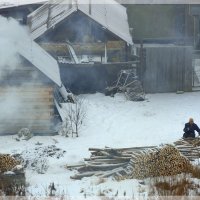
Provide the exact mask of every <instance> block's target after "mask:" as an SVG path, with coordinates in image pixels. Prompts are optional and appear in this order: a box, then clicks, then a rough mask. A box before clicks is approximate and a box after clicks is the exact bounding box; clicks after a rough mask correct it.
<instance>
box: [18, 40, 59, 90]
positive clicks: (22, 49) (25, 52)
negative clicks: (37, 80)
mask: <svg viewBox="0 0 200 200" xmlns="http://www.w3.org/2000/svg"><path fill="white" fill-rule="evenodd" d="M15 44H16V46H17V50H18V52H19V54H20V55H22V56H23V57H24V58H26V59H27V60H28V61H29V62H30V63H32V64H33V65H34V66H35V67H37V68H38V69H39V70H40V71H41V72H42V73H43V74H45V75H46V76H47V77H48V78H50V79H51V80H52V81H53V82H54V83H56V84H57V85H58V86H59V87H60V86H61V85H62V83H61V79H60V71H59V66H58V63H57V61H56V60H55V59H54V58H53V57H52V56H50V55H49V54H48V53H47V52H46V51H45V50H44V49H42V48H41V47H40V46H39V45H38V44H37V43H36V42H34V41H32V40H28V39H25V40H23V41H20V42H16V43H15Z"/></svg>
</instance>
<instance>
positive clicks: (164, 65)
mask: <svg viewBox="0 0 200 200" xmlns="http://www.w3.org/2000/svg"><path fill="white" fill-rule="evenodd" d="M143 51H144V53H143V55H144V57H143V62H142V63H143V65H142V66H141V68H142V69H141V70H142V81H143V85H144V88H145V91H146V92H147V93H156V92H176V91H180V90H181V91H192V48H191V47H182V46H174V47H169V46H168V47H164V46H162V47H145V48H144V49H143Z"/></svg>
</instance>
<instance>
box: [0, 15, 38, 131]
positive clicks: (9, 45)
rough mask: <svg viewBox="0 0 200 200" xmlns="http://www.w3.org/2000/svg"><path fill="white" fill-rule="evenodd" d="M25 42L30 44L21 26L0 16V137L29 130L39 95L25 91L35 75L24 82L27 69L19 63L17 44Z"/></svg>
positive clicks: (20, 59) (32, 84)
mask: <svg viewBox="0 0 200 200" xmlns="http://www.w3.org/2000/svg"><path fill="white" fill-rule="evenodd" d="M25 40H27V41H30V37H29V35H28V31H27V29H26V28H25V27H23V26H21V25H19V23H18V22H17V21H16V20H14V19H6V18H4V17H0V110H1V115H0V122H1V123H0V134H5V133H17V132H18V131H19V129H21V128H24V127H27V128H30V127H31V126H32V124H33V122H34V121H33V119H34V117H33V116H31V114H32V113H33V114H34V108H35V105H36V103H37V100H38V98H40V96H37V95H38V93H34V94H33V93H31V92H30V91H29V89H30V86H31V87H32V88H33V89H34V85H35V82H36V79H37V75H35V73H32V74H31V75H30V74H29V76H30V77H28V78H29V80H28V81H24V80H26V77H24V76H26V73H27V72H26V71H24V69H26V67H27V66H26V65H25V66H24V64H23V63H24V62H23V59H24V58H22V57H21V56H20V55H19V53H18V45H17V44H18V43H20V41H25ZM31 70H34V69H33V68H32V69H31ZM25 72H26V73H25ZM19 73H22V74H23V73H24V75H23V76H22V75H21V77H22V79H23V78H24V80H21V77H20V76H18V75H17V74H19ZM27 76H28V75H27ZM10 82H12V84H11V83H10ZM15 82H17V83H18V84H15ZM19 83H20V84H19ZM24 91H25V92H26V95H23V94H25V93H24ZM27 92H28V93H27ZM27 94H28V95H27ZM29 101H30V102H29ZM27 109H28V110H27Z"/></svg>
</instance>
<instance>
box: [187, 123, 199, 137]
mask: <svg viewBox="0 0 200 200" xmlns="http://www.w3.org/2000/svg"><path fill="white" fill-rule="evenodd" d="M183 131H184V132H185V133H187V134H195V131H197V132H198V133H199V135H200V129H199V127H198V126H197V125H196V124H195V123H193V124H190V123H186V124H185V127H184V129H183Z"/></svg>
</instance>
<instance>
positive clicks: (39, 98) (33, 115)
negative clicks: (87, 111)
mask: <svg viewBox="0 0 200 200" xmlns="http://www.w3.org/2000/svg"><path fill="white" fill-rule="evenodd" d="M22 60H23V59H22ZM8 69H9V67H7V68H5V69H4V70H1V72H2V74H1V79H0V110H1V115H0V122H1V123H0V135H4V134H16V133H17V132H18V131H19V130H20V129H21V128H29V129H30V130H31V131H32V132H33V133H37V134H50V133H52V132H53V119H54V97H53V90H54V84H53V83H52V81H51V80H50V79H48V78H47V77H46V76H45V75H44V74H42V73H41V72H40V71H39V70H37V68H36V67H34V66H31V64H30V63H28V62H26V61H23V62H22V63H21V64H20V65H19V66H16V68H15V69H12V70H11V69H10V70H8Z"/></svg>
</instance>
